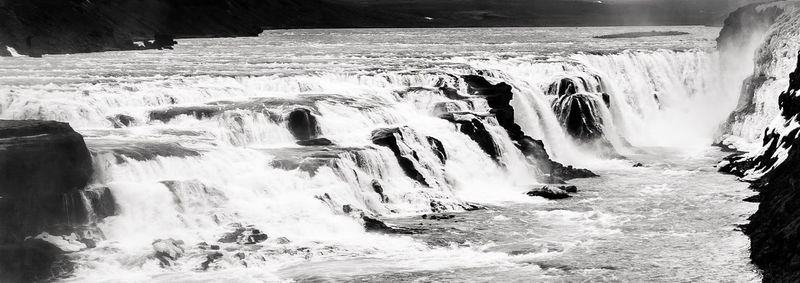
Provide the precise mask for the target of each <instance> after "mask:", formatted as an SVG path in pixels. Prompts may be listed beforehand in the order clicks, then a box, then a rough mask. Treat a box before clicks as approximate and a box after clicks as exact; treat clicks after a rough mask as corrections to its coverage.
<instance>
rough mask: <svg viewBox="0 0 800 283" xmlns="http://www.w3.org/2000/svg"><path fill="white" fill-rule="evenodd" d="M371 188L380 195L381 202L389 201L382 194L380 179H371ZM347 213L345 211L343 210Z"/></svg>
mask: <svg viewBox="0 0 800 283" xmlns="http://www.w3.org/2000/svg"><path fill="white" fill-rule="evenodd" d="M371 185H372V190H374V191H375V193H376V194H378V195H379V196H381V202H382V203H387V202H389V197H388V196H386V195H384V194H383V185H381V181H379V180H372V184H371ZM345 213H347V212H345Z"/></svg>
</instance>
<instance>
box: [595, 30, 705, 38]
mask: <svg viewBox="0 0 800 283" xmlns="http://www.w3.org/2000/svg"><path fill="white" fill-rule="evenodd" d="M687 34H690V33H688V32H683V31H642V32H626V33H617V34H607V35H600V36H595V37H594V38H600V39H615V38H639V37H651V36H676V35H687Z"/></svg>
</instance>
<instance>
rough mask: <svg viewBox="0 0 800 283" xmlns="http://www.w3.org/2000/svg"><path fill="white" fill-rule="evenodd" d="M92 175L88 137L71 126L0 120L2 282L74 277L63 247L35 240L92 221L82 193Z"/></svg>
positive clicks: (67, 231)
mask: <svg viewBox="0 0 800 283" xmlns="http://www.w3.org/2000/svg"><path fill="white" fill-rule="evenodd" d="M92 172H93V169H92V162H91V157H90V154H89V151H88V150H87V148H86V144H85V143H84V141H83V137H82V136H81V135H80V134H78V133H76V132H75V131H73V130H72V128H71V127H70V126H69V125H68V124H66V123H59V122H52V121H9V120H0V215H2V217H0V282H32V281H40V280H46V279H48V278H51V277H54V276H58V275H59V274H62V273H64V272H68V270H69V266H68V264H66V263H65V261H63V259H64V255H63V251H62V250H61V249H60V248H59V247H56V246H55V245H53V244H51V243H49V242H48V241H46V240H43V239H41V238H39V237H37V238H36V239H32V238H33V237H36V236H37V235H39V234H40V233H42V232H45V231H50V232H53V233H54V234H58V233H59V232H60V233H64V234H71V233H72V229H73V227H75V226H78V225H81V224H84V223H86V222H88V221H89V215H88V211H90V210H87V208H86V206H85V204H86V202H84V199H85V197H86V196H84V195H82V192H83V190H84V188H85V187H86V185H87V183H88V182H89V179H90V178H91V176H92ZM86 199H88V198H86ZM90 206H91V205H90Z"/></svg>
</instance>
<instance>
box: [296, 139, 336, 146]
mask: <svg viewBox="0 0 800 283" xmlns="http://www.w3.org/2000/svg"><path fill="white" fill-rule="evenodd" d="M297 144H298V145H302V146H330V145H334V144H333V141H331V140H329V139H326V138H316V139H309V140H302V141H298V142H297Z"/></svg>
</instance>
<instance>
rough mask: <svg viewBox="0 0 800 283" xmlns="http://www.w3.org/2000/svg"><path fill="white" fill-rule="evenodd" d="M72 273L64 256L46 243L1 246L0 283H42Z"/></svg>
mask: <svg viewBox="0 0 800 283" xmlns="http://www.w3.org/2000/svg"><path fill="white" fill-rule="evenodd" d="M72 269H73V266H72V264H70V262H69V261H68V260H67V259H66V256H65V255H64V252H63V251H61V250H60V249H59V248H58V247H56V246H54V245H53V244H50V243H48V242H46V241H43V240H38V239H31V240H27V241H24V242H22V243H20V244H12V245H5V244H0V282H45V281H50V280H53V279H57V278H60V277H63V276H65V275H67V274H69V273H71V272H72Z"/></svg>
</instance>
